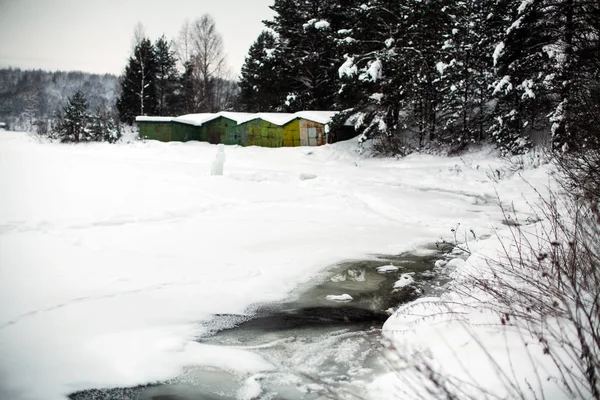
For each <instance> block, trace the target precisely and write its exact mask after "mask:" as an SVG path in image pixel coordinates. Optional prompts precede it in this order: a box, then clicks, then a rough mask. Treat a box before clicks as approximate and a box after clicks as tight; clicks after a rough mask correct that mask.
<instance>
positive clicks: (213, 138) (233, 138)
mask: <svg viewBox="0 0 600 400" xmlns="http://www.w3.org/2000/svg"><path fill="white" fill-rule="evenodd" d="M202 129H203V131H204V135H205V140H206V141H207V142H209V143H212V144H219V143H223V144H240V135H239V130H238V129H237V123H236V122H235V121H233V120H231V119H229V118H225V117H220V118H217V119H215V120H212V121H209V122H207V123H205V124H204V125H203V126H202Z"/></svg>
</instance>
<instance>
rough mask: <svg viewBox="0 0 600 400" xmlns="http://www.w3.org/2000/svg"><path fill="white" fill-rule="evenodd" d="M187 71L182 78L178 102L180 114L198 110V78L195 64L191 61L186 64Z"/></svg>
mask: <svg viewBox="0 0 600 400" xmlns="http://www.w3.org/2000/svg"><path fill="white" fill-rule="evenodd" d="M184 67H185V71H184V72H183V74H182V75H181V78H180V83H179V85H180V87H181V96H180V97H179V103H178V114H191V113H194V112H198V110H199V107H198V105H197V104H196V93H197V89H196V79H195V77H194V64H193V63H192V62H191V61H190V62H187V63H186V64H185V65H184Z"/></svg>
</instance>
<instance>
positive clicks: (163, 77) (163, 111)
mask: <svg viewBox="0 0 600 400" xmlns="http://www.w3.org/2000/svg"><path fill="white" fill-rule="evenodd" d="M154 49H155V56H156V75H155V87H156V115H173V114H174V113H175V112H176V102H177V97H178V96H180V95H181V93H180V88H179V76H178V72H177V58H176V57H175V51H174V50H173V49H172V48H171V44H170V43H169V42H168V41H167V39H166V38H165V35H163V36H161V37H160V38H159V39H158V40H157V41H156V42H155V43H154Z"/></svg>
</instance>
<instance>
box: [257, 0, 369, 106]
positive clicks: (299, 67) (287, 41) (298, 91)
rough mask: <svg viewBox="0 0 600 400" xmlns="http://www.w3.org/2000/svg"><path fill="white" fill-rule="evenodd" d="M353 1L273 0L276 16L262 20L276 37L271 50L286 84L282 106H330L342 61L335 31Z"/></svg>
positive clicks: (332, 101) (272, 7)
mask: <svg viewBox="0 0 600 400" xmlns="http://www.w3.org/2000/svg"><path fill="white" fill-rule="evenodd" d="M357 3H358V2H357V1H354V0H341V1H340V0H337V1H334V0H309V1H303V0H302V1H301V0H276V1H275V3H274V5H273V6H271V9H273V11H275V13H276V15H275V17H274V19H273V20H272V21H265V24H266V26H267V27H268V28H271V29H272V30H273V31H275V33H276V34H277V36H278V44H279V45H278V46H277V49H276V51H275V53H274V55H275V57H276V59H278V60H280V61H281V64H280V66H279V70H280V72H281V74H282V77H283V79H282V81H284V82H286V83H287V87H286V90H287V92H288V93H287V96H286V97H287V98H286V101H285V104H284V106H285V107H286V108H287V109H288V110H290V111H298V110H300V109H329V108H331V107H332V105H333V104H334V101H335V98H336V93H337V91H338V90H339V82H338V80H337V78H336V77H337V69H338V67H339V64H340V63H341V62H342V61H343V57H342V53H340V48H339V42H338V41H337V40H336V32H338V30H340V29H343V28H344V27H345V26H346V25H347V21H346V20H345V19H344V18H343V15H345V13H346V11H345V10H346V9H348V7H350V6H351V5H353V4H357Z"/></svg>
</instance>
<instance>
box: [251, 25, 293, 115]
mask: <svg viewBox="0 0 600 400" xmlns="http://www.w3.org/2000/svg"><path fill="white" fill-rule="evenodd" d="M276 51H277V40H276V38H275V36H274V35H273V34H272V33H271V32H268V31H263V32H262V33H261V34H260V35H259V36H258V38H257V39H256V41H255V42H254V44H252V46H251V47H250V51H249V52H248V56H247V57H246V60H245V62H244V65H243V66H242V73H241V76H240V89H241V93H240V103H241V106H242V108H243V109H244V110H245V111H248V112H264V111H275V110H277V108H278V106H280V105H281V104H282V103H283V100H284V99H285V95H286V94H287V91H286V89H285V81H284V80H282V79H281V77H280V73H279V69H280V60H278V57H277V55H276Z"/></svg>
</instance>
